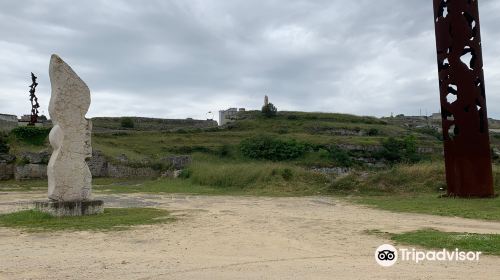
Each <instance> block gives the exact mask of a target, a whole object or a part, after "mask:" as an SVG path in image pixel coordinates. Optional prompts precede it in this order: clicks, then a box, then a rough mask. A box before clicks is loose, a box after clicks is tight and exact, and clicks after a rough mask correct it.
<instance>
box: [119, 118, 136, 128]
mask: <svg viewBox="0 0 500 280" xmlns="http://www.w3.org/2000/svg"><path fill="white" fill-rule="evenodd" d="M121 126H122V127H123V128H134V120H133V119H132V118H130V117H123V118H122V119H121Z"/></svg>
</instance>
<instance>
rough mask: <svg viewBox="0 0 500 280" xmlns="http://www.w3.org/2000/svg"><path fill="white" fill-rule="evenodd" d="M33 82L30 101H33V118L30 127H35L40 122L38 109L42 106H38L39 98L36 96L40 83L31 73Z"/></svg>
mask: <svg viewBox="0 0 500 280" xmlns="http://www.w3.org/2000/svg"><path fill="white" fill-rule="evenodd" d="M31 81H32V84H31V85H30V101H31V117H30V122H29V124H28V125H35V124H36V123H37V122H38V108H40V104H38V97H36V95H35V91H36V86H38V83H37V82H36V76H35V74H33V72H32V73H31Z"/></svg>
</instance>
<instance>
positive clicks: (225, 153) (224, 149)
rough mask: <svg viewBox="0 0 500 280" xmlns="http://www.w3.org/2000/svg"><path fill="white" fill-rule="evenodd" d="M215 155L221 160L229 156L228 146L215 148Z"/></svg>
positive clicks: (229, 149)
mask: <svg viewBox="0 0 500 280" xmlns="http://www.w3.org/2000/svg"><path fill="white" fill-rule="evenodd" d="M216 154H217V155H218V156H219V157H221V158H224V157H227V156H229V155H230V154H231V148H230V147H229V145H228V144H224V145H222V146H220V147H219V148H217V150H216Z"/></svg>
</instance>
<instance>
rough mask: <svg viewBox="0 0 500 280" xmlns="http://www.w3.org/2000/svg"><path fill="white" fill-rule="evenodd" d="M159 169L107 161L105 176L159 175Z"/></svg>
mask: <svg viewBox="0 0 500 280" xmlns="http://www.w3.org/2000/svg"><path fill="white" fill-rule="evenodd" d="M159 176H160V171H159V170H155V169H153V168H151V167H130V166H126V165H118V164H113V163H109V162H108V167H107V176H106V177H111V178H134V177H159Z"/></svg>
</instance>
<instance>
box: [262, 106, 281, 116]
mask: <svg viewBox="0 0 500 280" xmlns="http://www.w3.org/2000/svg"><path fill="white" fill-rule="evenodd" d="M277 113H278V109H277V108H276V107H275V106H274V104H273V103H269V104H267V105H264V106H262V115H264V116H265V117H266V118H272V117H276V114H277Z"/></svg>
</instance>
